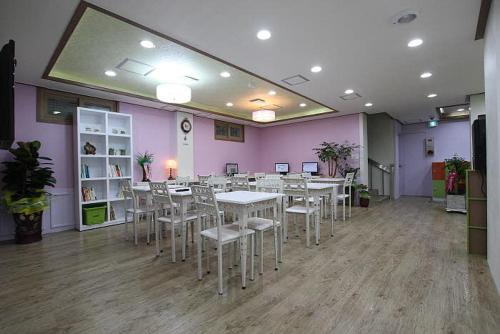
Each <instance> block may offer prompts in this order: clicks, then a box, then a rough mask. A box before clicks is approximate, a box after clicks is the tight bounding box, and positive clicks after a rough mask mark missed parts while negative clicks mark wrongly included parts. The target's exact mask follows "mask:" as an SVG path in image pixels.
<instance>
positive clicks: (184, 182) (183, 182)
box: [175, 176, 191, 187]
mask: <svg viewBox="0 0 500 334" xmlns="http://www.w3.org/2000/svg"><path fill="white" fill-rule="evenodd" d="M189 182H191V178H190V177H189V176H177V178H176V179H175V184H176V185H178V186H183V187H187V186H189Z"/></svg>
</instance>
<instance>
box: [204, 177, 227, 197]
mask: <svg viewBox="0 0 500 334" xmlns="http://www.w3.org/2000/svg"><path fill="white" fill-rule="evenodd" d="M208 185H209V186H210V187H212V188H214V192H216V193H218V192H227V178H226V177H225V176H212V177H211V178H210V179H209V180H208Z"/></svg>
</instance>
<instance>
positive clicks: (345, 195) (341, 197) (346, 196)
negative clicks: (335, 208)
mask: <svg viewBox="0 0 500 334" xmlns="http://www.w3.org/2000/svg"><path fill="white" fill-rule="evenodd" d="M349 196H350V195H349V194H340V195H337V198H338V199H344V198H349Z"/></svg>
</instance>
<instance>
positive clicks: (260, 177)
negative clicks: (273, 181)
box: [253, 173, 266, 181]
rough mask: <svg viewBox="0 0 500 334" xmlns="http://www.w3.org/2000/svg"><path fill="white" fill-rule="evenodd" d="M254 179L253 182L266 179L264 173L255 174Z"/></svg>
mask: <svg viewBox="0 0 500 334" xmlns="http://www.w3.org/2000/svg"><path fill="white" fill-rule="evenodd" d="M253 176H254V177H255V181H257V180H261V179H265V178H266V173H255V174H254V175H253Z"/></svg>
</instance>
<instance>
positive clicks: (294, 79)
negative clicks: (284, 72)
mask: <svg viewBox="0 0 500 334" xmlns="http://www.w3.org/2000/svg"><path fill="white" fill-rule="evenodd" d="M281 81H283V82H284V83H286V84H287V85H290V86H297V85H301V84H303V83H305V82H308V81H309V79H307V78H306V77H304V76H302V75H300V74H297V75H294V76H291V77H288V78H285V79H283V80H281Z"/></svg>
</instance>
